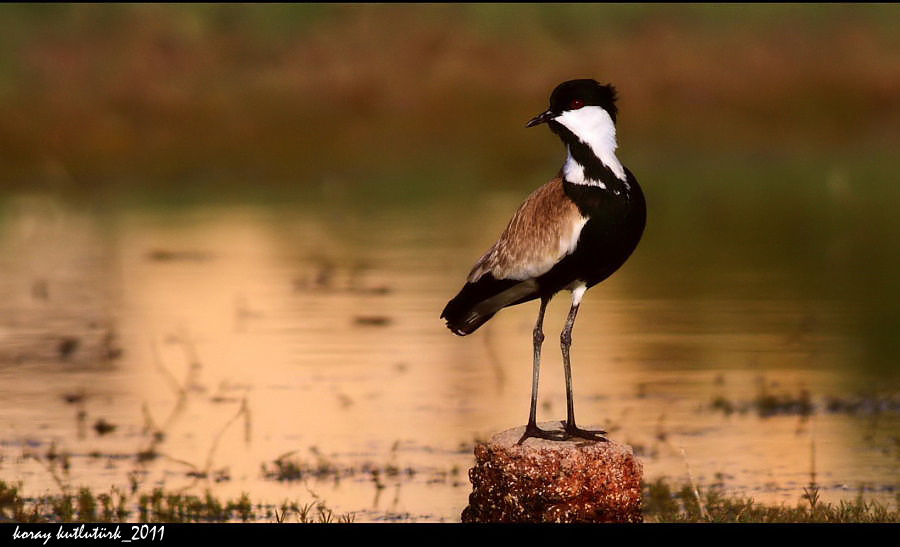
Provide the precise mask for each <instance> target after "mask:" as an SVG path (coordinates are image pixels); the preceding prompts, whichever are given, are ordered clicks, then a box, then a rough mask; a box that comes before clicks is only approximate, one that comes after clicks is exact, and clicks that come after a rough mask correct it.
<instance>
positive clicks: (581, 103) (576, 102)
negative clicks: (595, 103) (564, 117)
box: [569, 99, 584, 110]
mask: <svg viewBox="0 0 900 547" xmlns="http://www.w3.org/2000/svg"><path fill="white" fill-rule="evenodd" d="M582 106H584V101H582V100H581V99H572V102H571V103H570V104H569V109H570V110H578V109H579V108H581V107H582Z"/></svg>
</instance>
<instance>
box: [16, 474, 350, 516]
mask: <svg viewBox="0 0 900 547" xmlns="http://www.w3.org/2000/svg"><path fill="white" fill-rule="evenodd" d="M20 489H21V485H11V484H8V483H6V482H4V481H0V522H260V521H262V522H300V523H314V522H320V523H328V522H338V523H340V522H353V515H352V514H349V513H347V514H339V515H338V514H335V513H334V511H332V510H331V509H329V508H328V507H327V506H326V505H325V504H324V503H322V502H311V503H307V504H300V503H297V502H287V501H285V502H283V503H282V504H281V505H280V506H277V507H275V506H271V505H268V506H267V505H262V504H253V503H251V501H250V498H249V496H248V495H247V494H243V495H242V496H240V497H239V498H236V499H226V500H220V499H219V498H216V497H215V496H213V495H212V493H210V492H209V491H207V492H206V494H205V495H204V496H203V497H199V496H195V495H188V494H182V493H178V492H166V491H164V490H163V489H162V488H154V489H153V491H152V492H151V493H149V494H141V495H140V496H138V497H137V500H134V499H133V497H132V496H129V495H128V494H126V493H124V492H121V491H119V490H118V489H116V488H113V489H112V490H111V491H110V492H109V493H100V494H96V493H94V492H93V491H91V490H90V489H89V488H80V489H79V490H78V493H77V494H68V493H64V494H48V495H45V496H40V497H38V498H26V497H23V496H22V495H21V494H20Z"/></svg>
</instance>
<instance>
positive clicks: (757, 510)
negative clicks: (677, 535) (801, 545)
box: [644, 479, 900, 523]
mask: <svg viewBox="0 0 900 547" xmlns="http://www.w3.org/2000/svg"><path fill="white" fill-rule="evenodd" d="M806 492H807V493H806V494H805V495H804V500H801V501H800V502H799V503H798V504H797V505H795V506H793V507H789V506H786V505H765V504H761V503H757V502H755V501H753V500H752V499H749V498H741V497H737V496H728V495H727V494H726V493H724V492H723V491H722V490H721V488H718V487H712V488H709V489H707V490H706V491H705V492H703V493H702V494H700V493H699V491H698V490H695V488H694V487H693V486H691V485H690V484H683V485H681V486H680V487H673V485H671V484H670V483H669V482H668V481H666V480H665V479H657V480H656V481H655V482H652V483H649V484H646V485H644V519H645V521H646V522H743V523H751V522H753V523H773V522H831V523H839V522H844V523H846V522H857V523H859V522H864V523H865V522H868V523H872V522H900V495H898V497H897V507H895V508H893V509H891V508H889V507H886V506H884V505H881V504H879V503H877V502H872V501H866V500H865V499H863V497H862V495H859V496H858V497H857V498H856V499H854V500H852V501H843V500H841V501H840V502H839V503H838V504H837V505H834V504H830V503H823V502H821V501H820V500H819V499H818V488H817V487H815V486H811V487H810V488H808V489H806Z"/></svg>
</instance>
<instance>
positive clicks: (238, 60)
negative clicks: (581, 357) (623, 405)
mask: <svg viewBox="0 0 900 547" xmlns="http://www.w3.org/2000/svg"><path fill="white" fill-rule="evenodd" d="M898 28H900V6H897V5H890V4H887V5H856V4H847V5H836V4H829V5H806V4H797V5H712V4H702V5H580V4H573V5H566V4H527V5H515V4H502V5H492V4H473V5H330V4H323V5H315V4H302V5H290V4H278V5H113V6H107V5H81V4H77V5H27V4H20V5H19V4H16V5H9V4H7V5H2V6H0V200H2V199H7V197H8V196H11V195H16V194H17V193H21V192H33V191H45V192H52V193H54V194H58V195H60V196H63V197H64V198H65V199H68V200H71V201H72V202H75V203H82V204H84V203H87V204H90V206H92V207H98V208H117V207H133V206H140V207H163V208H165V207H172V206H176V205H178V206H180V205H184V204H196V203H208V202H214V201H226V202H227V201H235V202H261V203H267V202H273V201H277V202H283V201H285V200H296V201H297V202H298V203H299V202H304V201H306V200H309V199H331V200H333V201H336V202H338V203H339V204H340V206H341V207H346V208H347V209H349V210H356V211H363V212H365V211H367V210H372V209H376V208H377V209H384V208H409V207H412V208H417V207H437V206H440V205H441V204H445V203H446V204H448V207H449V206H457V207H460V211H464V210H465V208H466V207H467V206H468V205H470V204H471V203H474V202H476V201H478V200H479V199H481V198H482V197H483V196H485V195H487V194H488V193H489V192H497V191H510V192H516V193H520V194H521V195H522V196H523V197H524V195H526V194H527V192H529V191H530V190H531V189H532V188H534V187H536V186H537V185H539V184H541V183H542V182H544V181H545V180H546V178H547V176H549V175H550V174H552V173H553V172H555V170H556V169H557V168H558V167H559V165H560V163H561V160H562V157H563V151H562V149H561V147H560V145H559V143H558V142H556V140H555V138H553V137H552V136H550V135H548V134H546V132H541V130H528V131H526V130H525V129H524V124H525V122H526V121H527V120H528V119H529V118H530V117H531V116H532V115H534V114H536V113H538V112H540V111H541V110H542V109H544V108H545V106H546V101H547V96H548V94H549V92H550V90H551V89H552V88H553V86H554V85H556V84H557V83H559V82H560V81H563V80H565V79H569V78H574V77H594V78H596V79H598V80H601V81H603V82H610V83H613V84H614V85H616V87H617V88H618V90H619V93H620V97H621V100H620V103H619V106H620V119H619V143H620V158H621V159H622V160H623V162H624V163H625V164H626V165H628V166H629V167H630V169H631V170H632V171H634V172H635V173H636V175H637V177H638V179H639V180H640V181H641V182H642V184H643V186H644V188H645V192H646V193H647V195H648V201H649V210H650V217H649V225H648V231H647V236H646V237H645V240H644V242H643V243H642V247H641V252H640V253H639V254H638V255H636V260H638V261H639V263H640V264H642V266H640V267H642V268H645V269H650V268H656V269H657V270H658V271H659V272H660V274H659V278H660V280H659V282H658V285H656V286H647V287H643V288H642V294H643V295H644V296H645V297H650V298H652V297H653V295H654V291H657V292H659V293H666V294H671V293H679V292H681V293H690V292H693V293H698V294H705V295H708V296H709V297H710V298H716V297H718V296H720V294H721V293H720V292H717V291H735V290H739V285H740V284H739V283H735V282H734V281H733V280H730V281H729V282H728V283H724V282H721V281H720V280H721V275H722V272H726V271H740V270H742V269H752V270H754V271H760V270H765V269H771V270H773V271H777V272H787V273H788V274H789V275H786V276H778V277H777V279H778V280H779V281H778V283H774V284H772V286H769V287H765V288H764V290H765V291H767V292H768V293H770V294H771V295H775V296H778V295H799V296H800V297H801V298H809V299H811V300H816V301H823V300H824V301H834V302H836V303H838V304H840V305H841V306H846V307H848V308H850V309H851V310H852V312H853V313H852V314H851V317H852V318H853V319H852V323H853V324H852V325H850V327H849V328H851V329H853V330H854V332H856V333H857V334H858V336H859V337H860V339H861V340H863V341H864V342H863V343H862V344H861V347H860V354H859V361H858V363H854V364H853V366H855V367H856V366H858V369H859V371H860V373H861V374H866V375H871V376H873V377H876V378H882V379H884V381H886V382H896V381H897V380H898V378H900V373H898V370H900V367H898V366H897V362H898V358H900V337H898V329H900V286H898V282H897V274H898V271H900V269H898V264H900V258H898V249H900V245H898V244H900V220H898V215H897V211H900V187H898V184H897V182H898V180H897V179H898V177H897V174H898V172H900V170H898V168H900V155H898V150H900V146H898V145H900V33H898V32H897V29H898ZM335 189H337V190H335ZM322 196H326V198H323V197H322ZM329 196H330V197H329ZM463 221H470V219H467V218H465V217H463V216H462V215H461V218H460V222H463ZM448 229H453V228H452V227H450V226H448ZM473 258H474V257H473ZM758 289H759V287H758V286H756V287H754V290H758Z"/></svg>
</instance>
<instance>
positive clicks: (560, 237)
mask: <svg viewBox="0 0 900 547" xmlns="http://www.w3.org/2000/svg"><path fill="white" fill-rule="evenodd" d="M586 222H587V218H586V217H584V216H582V214H581V212H580V211H579V210H578V207H577V206H576V205H575V203H574V202H572V200H571V199H569V197H568V196H567V195H566V193H565V190H564V189H563V183H562V178H561V177H557V178H555V179H553V180H551V181H550V182H548V183H547V184H545V185H543V186H541V187H540V188H538V189H537V190H535V191H534V192H532V193H531V195H530V196H528V199H526V200H525V202H524V203H522V205H521V206H519V208H518V210H516V212H515V214H514V215H513V217H512V219H511V220H510V221H509V224H507V226H506V229H505V230H504V231H503V233H502V234H501V235H500V238H499V239H498V240H497V242H496V243H495V244H494V245H493V247H491V248H490V249H488V251H487V252H486V253H485V254H484V255H483V256H482V257H481V258H480V259H479V260H478V262H477V263H476V264H475V266H474V267H473V268H472V271H471V272H470V273H469V278H468V281H469V282H470V283H473V282H475V281H478V279H479V278H481V276H483V275H484V274H485V273H487V272H490V273H491V274H492V275H493V276H494V277H495V278H497V279H516V280H525V279H531V278H535V277H538V276H540V275H542V274H544V273H547V272H548V271H549V270H550V269H551V268H552V267H553V266H554V265H556V263H558V262H559V261H560V260H562V259H563V258H564V257H565V256H566V255H568V254H570V253H572V251H574V250H575V245H576V244H577V243H578V237H579V235H580V234H581V229H582V228H583V227H584V224H585V223H586Z"/></svg>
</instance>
